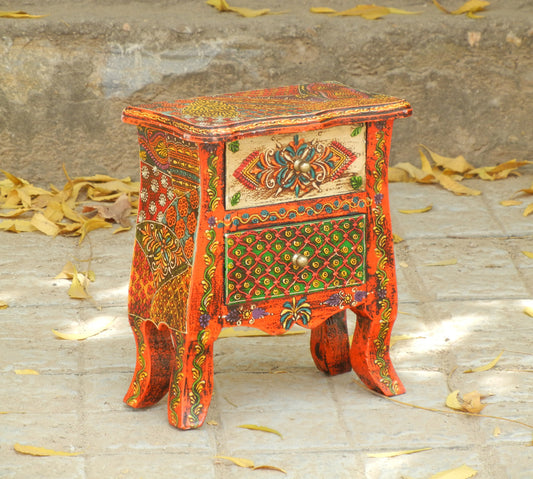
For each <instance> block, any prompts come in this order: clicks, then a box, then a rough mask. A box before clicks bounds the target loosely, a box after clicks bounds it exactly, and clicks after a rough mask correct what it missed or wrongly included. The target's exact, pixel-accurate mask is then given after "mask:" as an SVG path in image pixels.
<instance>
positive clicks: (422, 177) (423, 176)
mask: <svg viewBox="0 0 533 479" xmlns="http://www.w3.org/2000/svg"><path fill="white" fill-rule="evenodd" d="M395 168H397V169H398V170H403V171H405V172H406V173H407V174H408V175H409V177H411V178H413V179H414V180H415V181H416V182H417V183H435V181H436V180H435V177H434V176H433V172H432V173H431V174H428V173H425V172H424V171H423V170H421V169H420V168H417V167H416V166H415V165H413V164H411V163H407V162H402V163H398V164H396V166H395Z"/></svg>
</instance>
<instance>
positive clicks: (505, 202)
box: [500, 200, 522, 206]
mask: <svg viewBox="0 0 533 479" xmlns="http://www.w3.org/2000/svg"><path fill="white" fill-rule="evenodd" d="M521 204H522V202H521V201H520V200H503V201H500V205H502V206H519V205H521Z"/></svg>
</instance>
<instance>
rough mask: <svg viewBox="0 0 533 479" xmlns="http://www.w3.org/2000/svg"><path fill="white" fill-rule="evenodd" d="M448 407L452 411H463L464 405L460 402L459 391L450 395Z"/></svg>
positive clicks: (447, 401) (447, 398)
mask: <svg viewBox="0 0 533 479" xmlns="http://www.w3.org/2000/svg"><path fill="white" fill-rule="evenodd" d="M446 406H448V407H449V408H450V409H455V410H456V411H462V410H463V405H462V403H461V401H459V389H457V390H455V391H453V392H451V393H450V394H448V396H447V397H446Z"/></svg>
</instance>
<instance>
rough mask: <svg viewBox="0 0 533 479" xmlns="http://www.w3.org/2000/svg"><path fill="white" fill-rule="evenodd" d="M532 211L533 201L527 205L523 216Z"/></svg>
mask: <svg viewBox="0 0 533 479" xmlns="http://www.w3.org/2000/svg"><path fill="white" fill-rule="evenodd" d="M531 213H533V203H530V204H529V205H527V206H526V208H525V210H524V212H523V213H522V215H523V216H529V215H530V214H531Z"/></svg>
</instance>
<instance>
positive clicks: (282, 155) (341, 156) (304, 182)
mask: <svg viewBox="0 0 533 479" xmlns="http://www.w3.org/2000/svg"><path fill="white" fill-rule="evenodd" d="M355 160H356V155H355V154H354V153H353V152H351V151H350V150H348V149H347V148H346V147H344V146H343V145H341V144H340V143H339V142H338V141H331V142H330V143H329V144H324V143H321V142H318V141H312V142H307V141H306V140H305V139H304V138H303V137H300V136H299V135H294V137H293V139H292V141H290V142H289V144H287V145H285V146H281V145H280V146H279V147H278V148H277V149H276V150H273V149H268V150H266V151H254V152H253V153H252V154H250V155H249V156H248V157H247V158H246V160H245V161H243V163H242V164H241V165H240V166H239V168H238V169H237V170H236V171H235V173H234V175H235V177H236V178H237V179H238V180H239V181H240V182H241V183H242V184H243V185H244V186H246V187H247V188H249V189H252V190H254V189H259V188H260V189H262V190H266V191H268V192H269V195H271V196H273V197H277V196H279V195H280V194H281V193H282V192H289V191H291V192H293V193H294V196H295V197H296V198H299V197H301V196H303V195H304V194H305V193H307V192H309V191H311V190H317V191H320V186H321V185H322V184H323V183H327V182H329V181H334V180H335V179H337V178H338V177H339V176H340V175H342V173H343V172H344V171H345V170H346V169H347V168H348V167H349V166H350V165H351V164H352V163H353V162H354V161H355Z"/></svg>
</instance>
